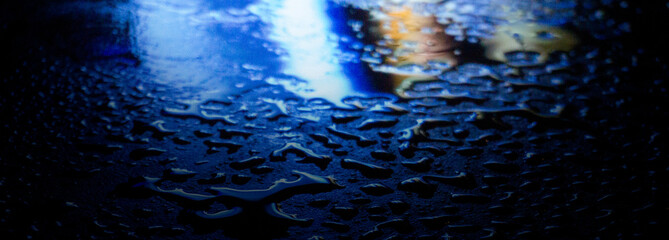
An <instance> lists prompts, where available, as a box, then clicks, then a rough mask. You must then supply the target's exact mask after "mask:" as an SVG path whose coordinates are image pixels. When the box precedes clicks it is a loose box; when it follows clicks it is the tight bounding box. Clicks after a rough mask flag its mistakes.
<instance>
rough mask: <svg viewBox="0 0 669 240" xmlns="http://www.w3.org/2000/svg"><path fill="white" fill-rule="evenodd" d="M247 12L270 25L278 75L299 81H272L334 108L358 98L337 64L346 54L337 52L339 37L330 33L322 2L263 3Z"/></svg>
mask: <svg viewBox="0 0 669 240" xmlns="http://www.w3.org/2000/svg"><path fill="white" fill-rule="evenodd" d="M249 9H250V10H251V12H253V13H255V14H256V15H258V16H260V17H261V18H262V19H263V21H265V22H266V23H268V24H270V25H271V30H270V33H269V34H268V36H267V37H268V39H269V40H271V41H273V42H275V43H277V44H278V47H279V48H280V50H279V57H280V59H281V60H282V62H283V67H282V69H281V72H282V73H283V74H286V75H290V76H295V77H297V78H298V80H293V81H290V80H288V81H281V80H278V79H274V78H271V81H273V82H275V83H277V84H282V85H283V86H284V87H285V88H286V89H289V90H292V91H293V92H295V93H297V94H299V95H300V96H302V97H305V98H322V99H326V100H328V101H330V102H332V103H335V104H337V105H341V104H340V101H341V100H342V99H343V98H345V97H347V96H351V95H357V93H356V91H355V90H354V86H353V83H352V82H351V79H349V78H348V77H347V76H346V74H345V73H344V71H343V68H342V65H340V64H339V61H340V60H342V59H341V58H340V57H341V56H342V55H343V54H345V53H344V52H342V51H341V49H339V46H338V36H336V35H334V34H333V33H332V32H331V31H332V27H333V26H332V25H333V24H332V20H331V19H330V18H329V17H328V16H327V14H326V13H327V3H326V2H325V1H320V0H285V1H262V2H260V3H258V4H257V5H254V6H251V7H250V8H249ZM300 80H304V81H306V82H305V84H300Z"/></svg>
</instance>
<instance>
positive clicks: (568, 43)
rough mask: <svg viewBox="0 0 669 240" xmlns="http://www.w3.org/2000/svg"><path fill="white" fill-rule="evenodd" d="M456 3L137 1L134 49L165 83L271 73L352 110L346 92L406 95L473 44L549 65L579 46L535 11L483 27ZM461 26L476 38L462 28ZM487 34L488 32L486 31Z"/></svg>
mask: <svg viewBox="0 0 669 240" xmlns="http://www.w3.org/2000/svg"><path fill="white" fill-rule="evenodd" d="M478 2H481V1H478ZM495 2H498V1H495ZM455 3H459V1H451V2H448V3H445V4H442V5H440V6H439V7H440V8H443V9H450V10H449V12H446V13H444V14H442V15H433V14H426V13H425V12H423V13H416V12H415V9H411V8H410V7H409V6H411V5H397V4H395V5H393V7H388V8H385V9H384V8H375V9H366V10H364V11H368V13H367V15H366V16H351V15H350V12H351V11H350V9H351V7H345V6H343V5H339V4H336V3H333V2H331V1H319V0H281V1H270V0H261V1H257V2H243V1H242V2H235V3H228V2H224V3H210V2H207V1H202V0H194V1H176V0H136V1H135V2H134V4H135V7H136V18H137V20H136V21H135V23H136V25H135V26H134V33H133V34H134V35H135V36H134V38H135V39H136V40H135V46H134V49H135V51H134V52H135V53H136V54H137V55H139V56H140V59H141V62H142V66H143V67H145V68H146V69H149V72H150V73H151V74H152V75H153V77H152V78H153V79H155V80H154V81H156V82H159V83H163V84H168V85H171V86H175V87H198V88H204V89H207V90H212V89H215V90H217V91H218V92H220V93H221V94H222V95H224V94H229V93H234V92H235V90H237V88H238V87H239V86H240V85H244V84H240V83H244V82H250V81H253V80H255V81H259V80H264V81H266V82H268V83H270V84H275V85H281V86H283V87H284V88H285V89H287V90H288V91H290V92H293V93H294V94H297V95H299V96H301V97H304V98H307V99H313V98H321V99H325V100H328V101H329V102H332V103H334V104H335V105H338V106H340V107H345V104H343V103H342V99H344V98H346V97H350V96H369V95H378V94H382V93H383V92H387V93H395V94H397V93H398V92H401V91H400V90H399V89H397V88H399V87H400V86H402V85H403V84H402V83H403V82H404V81H405V80H406V79H412V81H413V80H416V78H425V79H436V76H438V75H440V74H443V73H445V72H447V71H450V70H452V69H453V68H454V67H457V66H458V65H460V64H464V63H466V62H463V59H462V55H466V54H467V51H468V49H467V48H466V46H465V45H464V44H463V43H467V44H469V45H468V46H471V45H472V44H476V45H479V46H480V47H482V48H485V52H486V54H480V56H474V57H473V58H472V57H471V56H469V59H470V60H471V59H485V58H488V59H489V60H493V61H497V62H500V63H507V64H509V65H510V66H532V65H538V64H542V63H545V62H546V61H547V59H548V57H547V56H548V55H549V54H551V53H552V52H554V51H569V50H570V49H572V48H573V47H574V46H575V44H576V40H575V37H574V36H573V35H572V34H571V33H569V32H568V31H566V30H564V29H561V28H560V27H559V26H549V25H544V24H541V23H533V24H532V25H528V24H522V21H525V20H522V18H519V17H518V16H521V15H523V16H524V15H527V14H525V13H523V12H522V11H520V10H518V9H515V10H513V11H509V10H503V9H502V10H500V12H497V13H495V15H494V16H490V17H491V18H494V21H492V20H491V21H488V22H487V23H488V25H490V24H491V23H494V24H493V25H490V26H482V28H481V29H479V30H480V31H479V32H477V31H476V30H477V29H472V27H465V26H468V25H467V23H464V22H459V21H465V20H467V18H466V16H460V15H458V14H457V13H458V12H459V11H465V10H466V11H465V12H467V13H469V14H471V15H472V16H473V15H475V11H477V9H476V8H473V7H472V5H471V4H465V5H463V6H462V8H458V6H456V5H454V4H455ZM232 4H236V6H231V5H232ZM568 7H569V6H566V7H564V6H561V7H560V9H561V11H562V12H564V9H567V10H568ZM358 10H359V9H358ZM521 10H522V9H521ZM530 10H531V9H530ZM359 11H363V10H359ZM504 11H506V14H507V15H504V14H505V13H504ZM567 12H568V11H567ZM530 13H532V14H536V11H534V12H530ZM445 16H450V17H445ZM505 18H506V19H505ZM463 19H464V20H463ZM519 19H521V20H519ZM551 19H552V18H551ZM352 20H355V21H356V23H357V24H350V23H351V21H352ZM470 20H471V19H470ZM472 21H473V20H472ZM561 21H562V22H564V21H565V20H564V19H562V20H561ZM504 22H506V23H504ZM517 22H521V24H518V23H517ZM559 22H560V21H552V20H551V23H559ZM354 25H355V26H354ZM360 25H364V26H365V27H362V28H361V27H360ZM482 25H485V24H482ZM519 26H520V27H519ZM523 26H532V27H531V28H528V27H523ZM343 28H346V29H343ZM458 28H460V29H461V31H465V30H467V31H469V35H470V36H466V35H467V34H464V33H463V32H458V31H457V30H455V31H454V29H458ZM465 28H467V29H465ZM486 29H487V30H486ZM484 31H487V32H488V33H487V34H480V33H482V32H484ZM463 34H464V35H463ZM542 34H543V35H542ZM535 35H537V36H535ZM539 35H541V36H539ZM546 36H549V37H550V38H556V37H557V38H558V39H557V40H556V39H546ZM540 38H544V39H540ZM559 38H564V39H563V40H560V39H559ZM518 52H521V53H522V52H531V53H538V54H539V57H536V58H535V59H520V60H521V63H517V62H513V61H517V60H518V59H517V56H518V54H513V55H509V54H510V53H518ZM521 56H524V55H521ZM527 56H531V54H530V55H527ZM511 57H513V59H511ZM532 61H534V62H532ZM372 70H373V71H372ZM374 71H375V72H377V73H373V72H374ZM405 85H406V84H405ZM249 86H253V85H252V84H249Z"/></svg>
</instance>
